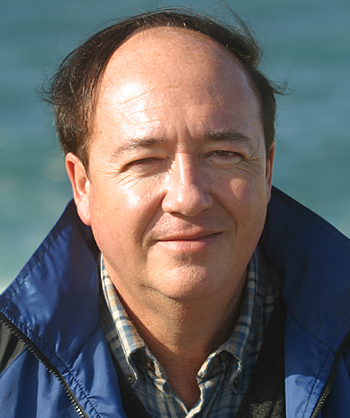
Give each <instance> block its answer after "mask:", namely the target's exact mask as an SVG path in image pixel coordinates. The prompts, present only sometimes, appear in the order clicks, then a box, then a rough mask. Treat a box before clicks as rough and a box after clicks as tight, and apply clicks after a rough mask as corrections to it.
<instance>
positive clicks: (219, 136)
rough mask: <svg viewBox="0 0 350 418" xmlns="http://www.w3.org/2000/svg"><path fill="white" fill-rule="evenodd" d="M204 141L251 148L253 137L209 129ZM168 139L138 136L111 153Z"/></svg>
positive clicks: (161, 142) (147, 146)
mask: <svg viewBox="0 0 350 418" xmlns="http://www.w3.org/2000/svg"><path fill="white" fill-rule="evenodd" d="M204 141H205V142H207V141H208V142H209V141H214V142H215V141H217V142H219V141H228V142H236V143H241V144H244V145H245V146H247V148H248V149H249V150H251V149H252V148H253V139H252V138H249V137H247V136H245V135H243V134H241V133H239V132H234V131H227V130H222V131H221V130H220V131H211V132H209V133H207V134H206V135H205V136H204ZM168 142H169V141H168V140H167V139H165V138H162V137H149V138H140V139H134V140H132V141H129V142H127V143H126V144H123V145H121V146H120V147H118V148H117V149H116V151H115V152H114V153H113V156H114V157H118V156H119V155H120V154H121V153H123V152H127V151H131V150H134V149H138V148H151V147H152V146H157V145H161V144H166V143H168Z"/></svg>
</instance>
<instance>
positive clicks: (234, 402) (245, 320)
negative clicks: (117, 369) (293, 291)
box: [100, 250, 279, 418]
mask: <svg viewBox="0 0 350 418" xmlns="http://www.w3.org/2000/svg"><path fill="white" fill-rule="evenodd" d="M100 264H101V271H100V274H101V281H102V289H103V295H104V298H103V296H101V304H100V305H101V323H102V326H103V328H104V332H105V336H106V340H107V342H108V344H109V346H110V348H111V350H112V352H113V354H114V356H115V357H116V359H117V361H118V363H119V364H120V366H121V368H122V370H123V372H124V373H125V375H126V376H127V377H128V380H129V382H130V384H131V386H132V387H133V389H134V391H135V393H136V395H137V396H138V398H139V399H140V401H141V402H142V403H143V405H144V406H145V408H146V409H147V411H148V413H149V414H150V416H151V417H154V418H156V417H162V418H175V417H176V418H180V417H181V418H184V417H186V418H194V417H196V418H209V417H213V418H214V417H215V418H226V417H232V416H233V414H235V413H236V411H237V409H238V407H239V405H240V403H241V401H242V398H243V395H244V393H245V391H246V389H247V386H248V383H249V380H250V376H251V374H252V371H253V368H254V366H255V363H256V360H257V357H258V354H259V351H260V347H261V345H262V341H263V334H264V330H265V328H266V326H267V323H268V320H269V318H270V315H271V313H272V310H273V307H274V302H275V300H276V297H277V295H278V291H279V280H278V278H277V276H276V275H275V274H274V273H273V271H272V270H271V266H269V265H268V263H267V262H266V261H265V259H264V258H263V257H262V256H261V254H260V252H259V251H258V250H256V251H255V253H254V255H253V257H252V259H251V261H250V263H249V265H248V275H247V283H246V288H245V294H244V299H243V304H242V308H241V314H240V317H239V320H238V322H237V324H236V325H235V328H234V330H233V332H232V334H231V336H230V338H229V339H228V340H227V341H226V342H225V343H224V344H222V345H221V346H220V347H219V348H218V349H217V350H216V351H215V352H214V353H212V354H211V355H210V356H209V357H208V358H207V360H206V361H205V362H204V363H203V365H202V367H201V369H200V370H199V372H198V374H197V382H198V386H199V389H200V398H199V400H198V402H197V404H196V405H195V406H194V407H193V408H192V409H191V410H187V408H186V406H185V405H184V403H183V402H182V400H181V399H180V398H179V397H178V396H177V394H176V392H175V391H174V389H173V388H172V387H171V385H170V384H169V383H168V382H167V375H166V372H165V370H164V369H163V368H162V366H161V364H160V363H159V362H158V361H157V360H156V358H155V357H154V356H153V355H152V353H151V352H150V351H149V349H148V348H147V345H146V344H145V342H144V341H143V340H142V339H141V337H140V336H139V334H138V332H137V330H136V329H135V327H134V325H133V323H132V322H131V320H130V319H129V318H128V315H127V313H126V312H125V310H124V308H123V305H122V304H121V302H120V300H119V298H118V294H117V292H116V289H115V287H114V286H113V284H112V282H111V280H110V278H109V276H108V273H107V271H106V269H105V267H104V263H103V257H102V256H101V263H100ZM258 269H259V274H258Z"/></svg>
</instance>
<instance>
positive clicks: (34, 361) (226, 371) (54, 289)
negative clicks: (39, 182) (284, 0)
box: [0, 11, 350, 417]
mask: <svg viewBox="0 0 350 418" xmlns="http://www.w3.org/2000/svg"><path fill="white" fill-rule="evenodd" d="M243 29H244V28H243ZM258 57H259V51H258V49H257V45H256V44H255V42H254V40H253V39H252V37H251V35H250V34H249V32H247V30H246V29H245V32H244V31H243V32H242V31H240V30H238V29H231V30H229V29H227V28H224V27H223V26H221V25H219V24H217V23H215V22H213V21H211V20H210V19H207V18H204V17H200V16H197V15H195V14H192V13H190V12H186V13H185V12H181V13H180V12H176V11H162V12H154V13H150V14H146V15H141V16H136V17H134V18H131V19H127V20H125V21H123V22H121V23H119V24H117V25H114V26H112V27H110V28H107V29H105V30H103V31H101V32H100V33H98V34H97V35H95V36H94V37H92V38H91V39H90V40H88V41H87V42H86V43H85V44H84V45H83V46H81V47H79V48H78V49H77V50H76V51H74V52H73V53H72V54H71V55H70V56H68V58H67V59H66V60H65V61H64V63H63V64H62V66H61V68H60V70H59V72H58V74H57V76H56V78H55V80H54V81H53V85H52V89H51V100H52V102H53V104H54V107H55V113H56V123H57V130H58V134H59V137H60V140H61V144H62V146H63V149H64V151H65V154H66V167H67V172H68V175H69V178H70V180H71V183H72V188H73V195H74V203H70V205H69V206H68V208H67V209H66V211H65V213H64V214H63V216H62V218H61V219H60V220H59V221H58V223H57V225H56V226H55V228H54V229H53V231H52V232H51V233H50V235H49V236H48V238H47V239H46V240H45V241H44V243H43V244H42V246H41V247H40V248H39V249H38V251H37V252H36V254H35V255H34V256H33V258H32V259H31V260H30V261H29V263H28V264H27V265H26V267H25V268H24V269H23V270H22V272H21V273H20V275H19V276H18V277H17V279H16V280H15V281H14V282H13V284H12V285H11V286H10V287H9V288H8V289H7V291H5V292H4V294H3V295H2V298H1V312H2V313H1V324H2V328H1V340H2V344H1V346H2V352H1V354H2V356H1V375H0V376H1V378H0V382H1V393H2V401H1V402H2V404H1V408H2V409H1V410H2V411H6V417H23V416H26V417H32V416H33V417H34V416H35V417H48V416H55V417H73V416H88V417H125V416H127V417H143V416H145V417H146V416H152V417H232V416H236V417H247V416H249V417H282V416H287V417H311V416H312V417H316V416H319V417H344V416H346V415H347V411H349V410H350V408H349V406H350V405H349V397H348V393H349V389H350V388H349V383H350V382H349V375H348V370H349V368H348V366H350V364H349V355H348V354H349V352H348V343H349V338H348V336H347V334H348V331H349V318H350V307H349V306H348V305H349V304H348V303H347V302H348V298H347V296H348V294H349V290H350V286H349V284H348V278H349V272H350V267H349V242H348V240H347V239H346V238H345V237H343V236H342V235H341V234H339V233H338V232H337V231H335V230H334V229H333V228H332V227H331V226H329V225H328V224H327V223H326V222H325V221H323V220H321V219H320V218H318V217H317V216H316V215H314V214H312V213H311V212H309V211H308V210H307V209H305V208H303V207H301V206H300V205H298V204H297V203H296V202H294V201H292V200H291V199H289V198H288V197H287V196H285V195H283V194H282V193H281V192H278V191H274V197H273V198H272V200H271V202H270V198H271V187H272V186H271V178H272V167H273V158H274V138H273V136H274V128H273V125H274V115H275V99H274V94H275V93H277V92H278V91H277V89H275V88H274V87H273V86H272V85H271V83H270V82H269V81H268V80H267V79H266V78H265V77H264V76H263V75H262V74H261V73H260V72H259V70H258ZM269 202H270V204H269ZM268 204H269V207H268ZM284 345H285V347H284Z"/></svg>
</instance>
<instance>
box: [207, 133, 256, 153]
mask: <svg viewBox="0 0 350 418" xmlns="http://www.w3.org/2000/svg"><path fill="white" fill-rule="evenodd" d="M205 139H207V140H209V141H228V142H236V143H239V144H243V145H245V146H246V147H247V148H248V149H249V150H252V149H253V142H254V140H253V139H252V138H250V137H249V136H246V135H243V134H241V133H239V132H234V131H228V130H223V131H212V132H209V134H207V135H206V136H205Z"/></svg>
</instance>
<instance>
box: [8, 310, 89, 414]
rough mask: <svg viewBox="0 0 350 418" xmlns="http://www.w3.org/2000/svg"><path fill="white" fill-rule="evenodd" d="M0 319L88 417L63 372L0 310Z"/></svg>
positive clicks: (76, 406)
mask: <svg viewBox="0 0 350 418" xmlns="http://www.w3.org/2000/svg"><path fill="white" fill-rule="evenodd" d="M0 321H1V322H2V323H3V324H4V325H5V326H6V327H7V328H8V329H9V330H10V331H11V332H12V333H13V334H14V335H15V336H16V337H17V338H18V339H19V340H20V341H22V342H23V344H24V345H25V346H26V347H27V348H28V350H29V351H30V352H31V353H32V354H33V355H34V356H35V357H36V358H37V359H38V360H39V361H40V362H41V363H42V364H43V365H44V366H45V367H46V369H47V370H48V371H49V373H51V374H52V375H53V376H55V377H56V379H57V380H58V381H59V383H60V384H61V386H62V387H63V390H64V391H65V393H66V395H67V396H68V398H69V400H70V402H71V403H72V404H73V406H74V408H75V410H76V412H77V414H78V415H79V416H80V417H82V418H88V416H87V415H86V414H85V412H84V411H83V408H82V407H81V406H80V404H79V402H78V400H77V398H76V397H75V395H74V393H73V392H72V390H71V389H70V387H69V386H68V384H67V382H66V381H65V379H64V378H63V376H62V375H61V373H60V372H59V371H58V370H57V369H56V368H55V367H54V366H53V365H52V364H51V363H50V361H49V360H48V359H47V358H46V357H45V356H44V355H43V354H42V353H41V351H40V350H39V349H38V348H37V347H36V346H35V345H34V343H33V342H32V341H31V340H30V339H29V338H28V337H27V336H26V335H24V334H23V332H22V331H20V330H19V329H18V328H17V327H15V325H14V324H13V323H12V322H11V321H10V320H9V319H8V318H7V317H6V316H5V315H3V314H2V313H1V312H0Z"/></svg>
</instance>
